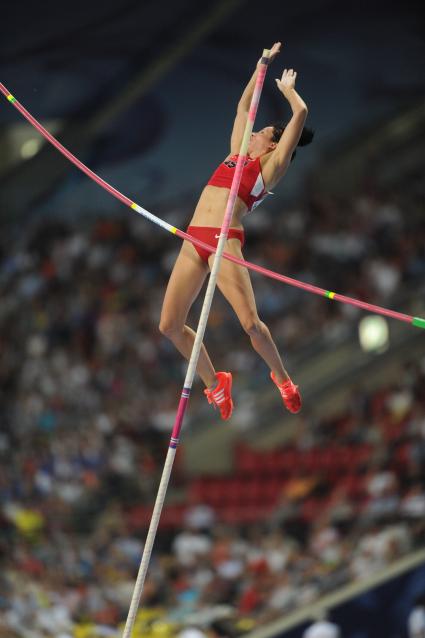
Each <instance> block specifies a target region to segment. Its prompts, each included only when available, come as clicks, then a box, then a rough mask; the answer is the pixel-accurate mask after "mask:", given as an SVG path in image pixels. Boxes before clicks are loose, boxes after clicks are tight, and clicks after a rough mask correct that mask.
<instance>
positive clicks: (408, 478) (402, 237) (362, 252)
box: [0, 193, 425, 638]
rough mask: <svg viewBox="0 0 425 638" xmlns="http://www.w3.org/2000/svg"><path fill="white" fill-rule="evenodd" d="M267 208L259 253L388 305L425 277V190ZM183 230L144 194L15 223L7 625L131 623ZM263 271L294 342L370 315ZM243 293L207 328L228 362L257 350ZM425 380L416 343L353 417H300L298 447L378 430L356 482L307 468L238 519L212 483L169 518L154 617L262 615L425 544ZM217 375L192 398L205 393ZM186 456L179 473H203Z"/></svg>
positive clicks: (109, 628) (263, 309)
mask: <svg viewBox="0 0 425 638" xmlns="http://www.w3.org/2000/svg"><path fill="white" fill-rule="evenodd" d="M130 215H131V214H130ZM254 215H255V216H256V217H255V218H254V217H253V218H252V220H251V221H250V222H249V230H248V242H247V248H246V255H247V258H248V259H250V261H254V262H257V263H260V264H262V265H266V266H267V267H269V268H271V269H273V270H276V271H278V272H281V273H284V274H287V275H290V276H293V277H296V278H299V279H301V280H303V281H308V282H310V283H314V284H317V285H319V286H323V287H326V288H328V289H330V290H336V291H339V292H342V293H344V294H347V295H351V296H353V297H356V298H361V299H363V300H366V301H370V302H372V303H376V304H381V305H388V304H390V303H392V300H393V299H394V298H396V296H397V295H398V294H399V293H400V291H401V290H403V291H406V290H409V289H410V288H412V289H413V288H415V287H418V285H419V284H421V283H423V281H424V278H425V224H424V221H423V219H421V215H420V202H419V199H416V198H415V197H414V196H412V195H410V196H408V195H406V193H400V194H397V193H394V194H392V196H391V201H389V200H387V199H384V198H383V197H382V196H380V195H378V194H376V193H375V194H370V193H369V194H367V195H366V194H364V195H361V196H358V198H357V199H355V200H354V201H352V200H350V201H335V200H331V199H330V198H328V197H326V198H325V197H319V196H318V197H316V198H315V199H314V200H312V201H310V202H309V203H308V204H306V205H305V206H304V207H303V208H300V209H299V210H290V211H286V212H285V213H282V216H281V217H280V218H278V219H276V218H275V217H272V216H270V215H267V214H264V216H261V209H260V210H259V211H257V212H256V213H254ZM271 229H273V233H272V234H271V232H270V231H271ZM173 242H174V243H173ZM178 249H179V242H178V241H176V240H175V239H172V238H170V236H169V235H167V234H162V231H159V230H158V229H156V228H153V227H151V226H149V225H148V223H147V222H145V221H144V220H142V219H140V218H138V217H136V216H135V217H134V218H132V217H131V216H128V217H126V216H125V213H124V214H123V218H122V219H120V220H118V219H116V218H114V219H102V220H99V221H97V222H95V223H93V224H89V223H87V224H86V225H79V226H78V227H71V226H69V225H67V224H65V223H63V222H60V221H57V220H55V221H52V220H50V221H49V220H44V221H42V222H38V223H35V224H32V225H29V226H28V227H27V228H26V229H22V230H20V231H19V232H15V234H14V235H13V236H11V237H8V238H7V240H6V238H5V237H3V238H2V245H1V249H0V250H1V255H0V257H1V262H0V297H1V305H0V347H1V360H0V399H1V400H0V422H1V429H0V559H1V569H0V637H2V636H7V637H8V638H15V637H18V636H19V637H21V636H22V637H24V638H50V637H53V636H54V637H55V638H70V637H74V636H75V637H76V638H93V637H95V636H116V635H119V634H117V629H116V628H117V627H118V626H119V624H120V623H122V622H123V620H125V617H126V612H127V610H128V605H129V601H130V598H131V594H132V590H133V586H134V581H135V577H136V573H137V569H138V565H139V561H140V556H141V552H142V550H143V538H144V535H145V529H144V526H142V525H141V526H140V527H137V526H136V527H135V525H134V524H131V523H130V518H129V515H128V514H129V512H131V510H132V508H134V507H137V506H139V505H146V506H150V505H151V503H152V500H153V497H154V494H155V492H156V489H157V485H158V481H159V474H160V472H161V470H162V464H163V460H164V456H165V450H166V446H167V442H168V436H169V432H170V428H171V424H172V420H173V417H174V412H175V409H176V401H177V397H178V394H179V391H180V389H181V384H182V380H183V373H184V369H185V366H184V364H183V362H182V361H181V359H180V357H179V356H178V355H177V354H176V352H175V351H174V349H173V347H172V346H171V345H170V343H168V342H167V341H166V340H165V339H164V338H163V337H162V336H161V335H160V333H159V331H158V328H157V325H158V321H159V313H160V309H161V303H162V298H163V294H164V291H165V286H166V282H167V277H168V276H169V273H170V270H171V267H172V264H173V261H174V259H175V256H176V252H177V251H178ZM254 280H255V281H254V287H255V289H256V294H257V302H258V307H259V311H260V315H261V316H262V318H263V319H264V320H265V321H266V322H267V323H268V324H269V326H270V327H271V329H272V332H273V334H274V336H275V337H276V340H277V342H278V343H279V344H280V345H281V346H282V351H283V352H289V353H290V352H295V351H297V349H298V348H300V347H303V345H304V344H305V343H307V342H310V343H311V341H312V340H314V339H316V340H319V339H321V338H324V335H326V337H325V338H326V339H331V338H332V335H335V334H337V333H338V331H339V330H340V329H341V327H343V326H344V325H345V324H346V323H347V322H349V321H350V320H352V319H354V318H355V317H356V316H357V311H355V310H353V309H352V308H350V307H348V306H342V305H338V304H329V303H327V302H325V301H324V300H323V299H321V298H319V297H315V296H314V295H307V294H306V293H300V292H299V291H296V290H294V289H292V288H289V287H283V286H282V284H278V283H277V282H275V281H272V280H269V279H265V278H262V279H261V280H260V279H259V278H257V277H254ZM300 295H303V297H302V304H300ZM197 307H198V306H197ZM197 307H196V308H197ZM196 308H195V314H194V316H197V315H196ZM399 309H400V310H401V308H399ZM229 313H230V311H229V309H228V307H227V306H225V304H224V303H222V302H221V301H219V300H218V298H217V301H216V300H215V301H214V305H213V309H212V312H211V319H210V324H209V330H208V333H207V337H206V340H207V344H208V346H209V347H210V349H211V352H212V353H213V355H214V357H215V359H216V360H217V367H218V369H231V370H234V371H235V372H236V373H237V374H238V373H239V378H240V379H241V382H242V380H243V375H244V373H247V372H248V373H249V374H250V375H252V374H253V373H254V374H255V371H256V370H257V368H258V366H259V361H258V358H257V355H255V353H253V352H251V350H250V349H249V343H248V339H247V337H246V335H244V334H243V333H242V331H241V329H240V327H239V326H238V324H237V322H236V320H233V319H232V320H230V319H229ZM230 343H231V344H232V347H231V348H230V347H229V344H230ZM424 381H425V361H416V362H412V363H411V364H410V365H408V366H406V367H405V368H404V369H403V372H402V373H401V375H400V380H399V384H397V386H391V387H387V388H383V389H382V390H380V391H377V392H375V393H373V394H367V393H365V392H364V391H358V392H357V393H356V394H355V395H353V400H352V402H351V404H350V405H349V406H348V407H347V411H346V413H344V414H342V415H341V417H340V419H339V420H338V419H337V421H335V422H332V423H328V422H326V421H318V420H317V419H315V418H314V417H313V416H311V415H307V416H306V417H305V419H304V421H303V422H302V423H301V424H300V429H299V434H298V436H297V438H296V440H294V442H293V445H294V447H295V448H296V449H297V450H301V451H302V450H307V449H309V450H310V451H311V450H314V449H315V448H324V447H326V446H327V445H329V444H330V443H331V442H332V441H333V440H334V438H335V432H338V437H340V439H339V440H341V442H342V443H345V444H347V445H350V444H351V443H353V442H356V443H367V444H368V445H370V446H371V453H370V458H368V459H367V460H366V461H364V463H363V465H362V467H361V468H359V472H360V473H361V476H362V482H361V489H360V490H359V491H357V493H356V496H355V498H354V499H353V498H351V494H350V492H349V491H347V490H346V489H345V488H341V486H339V485H338V482H336V483H335V484H331V483H330V481H329V480H328V479H327V477H326V476H322V477H320V480H317V477H311V476H302V477H300V476H298V477H294V484H293V486H292V488H293V489H292V491H291V490H289V491H288V485H287V484H286V486H285V489H283V488H282V494H281V498H280V499H278V500H277V501H276V506H275V509H274V512H273V515H272V516H270V518H269V519H268V523H267V524H260V523H259V522H258V523H255V524H252V525H250V526H244V527H243V528H241V527H240V526H238V525H237V524H234V525H229V524H226V523H225V522H224V521H222V520H221V519H220V513H219V512H217V511H215V510H214V508H213V507H212V506H211V505H210V504H208V503H198V504H193V505H192V507H191V508H188V510H187V511H186V513H185V514H184V519H183V524H182V526H181V527H178V528H176V529H174V530H172V531H171V532H170V531H169V530H163V531H162V532H160V534H159V537H158V539H157V543H156V550H155V552H154V555H153V559H152V563H151V567H150V572H149V576H148V579H147V581H146V585H145V591H144V610H143V611H141V612H140V614H139V617H138V620H137V624H136V633H135V635H136V636H138V635H139V636H146V637H147V636H163V637H170V636H177V635H178V634H179V632H182V633H181V636H182V637H183V638H202V636H208V637H209V638H210V637H211V638H212V637H214V638H215V637H216V636H237V635H242V634H243V633H244V632H246V631H247V630H249V629H250V628H252V627H253V626H255V625H256V624H258V623H263V622H266V621H268V620H272V619H274V618H277V617H280V616H282V615H283V614H285V613H286V612H288V611H290V610H292V609H294V607H295V606H297V605H300V604H304V603H306V602H309V601H313V600H316V599H317V597H318V596H320V595H321V594H323V593H326V592H328V591H331V590H332V589H334V588H336V587H338V586H340V585H341V584H343V583H346V582H349V581H350V580H352V579H364V578H366V577H367V576H368V575H370V574H372V573H374V572H375V571H376V570H378V569H380V568H383V567H385V566H386V565H388V564H389V563H390V562H391V561H392V560H394V559H395V558H397V557H399V556H401V555H403V554H405V553H407V552H408V551H410V550H412V549H414V548H415V547H417V546H419V545H420V539H421V538H422V539H423V538H424V532H425V530H424V524H423V521H424V515H425V492H424V467H425V393H424V392H423V389H424V387H425V386H424ZM199 390H200V388H199V386H198V385H196V386H195V389H194V392H193V398H192V399H191V414H192V415H196V414H199V413H201V411H202V410H203V409H204V408H203V407H202V406H203V405H204V397H203V396H202V393H201V392H200V391H199ZM206 407H207V406H206ZM254 416H255V413H254ZM347 423H349V424H350V426H349V427H348V426H347ZM230 427H231V424H230ZM388 429H390V430H391V433H392V435H391V437H388V436H387V432H388ZM400 446H403V449H404V450H405V456H404V457H403V458H402V460H401V462H400V458H399V457H397V454H396V452H397V449H398V448H399V447H400ZM176 470H177V471H176V473H175V474H174V475H173V481H174V485H177V486H179V487H180V489H181V491H183V492H184V490H189V487H190V486H189V483H188V481H187V479H186V478H185V475H184V468H181V467H180V466H179V465H178V466H177V468H176ZM297 480H298V484H296V481H297ZM312 495H316V496H317V495H319V496H320V495H321V496H323V495H326V497H327V507H326V508H324V509H323V511H321V512H320V513H318V515H317V517H315V518H313V519H309V518H308V517H305V516H303V514H302V512H303V507H302V504H303V502H304V500H306V499H308V498H311V496H312ZM137 632H138V633H137ZM190 632H192V633H191V634H190Z"/></svg>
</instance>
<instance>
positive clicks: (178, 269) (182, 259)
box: [162, 241, 208, 323]
mask: <svg viewBox="0 0 425 638" xmlns="http://www.w3.org/2000/svg"><path fill="white" fill-rule="evenodd" d="M207 275H208V265H207V264H205V263H204V262H203V261H202V259H201V258H200V257H199V255H198V253H197V252H196V251H195V249H194V248H193V246H192V244H190V242H187V241H184V242H183V246H182V247H181V250H180V253H179V255H178V257H177V259H176V262H175V264H174V268H173V270H172V273H171V275H170V279H169V281H168V285H167V290H166V292H165V296H164V301H163V305H162V314H163V315H164V313H166V314H171V315H172V316H173V318H174V319H176V320H177V321H179V322H180V321H182V322H183V323H184V322H185V321H186V317H187V314H188V312H189V310H190V307H191V305H192V304H193V302H194V301H195V299H196V297H197V296H198V294H199V292H200V290H201V288H202V285H203V283H204V281H205V278H206V276H207Z"/></svg>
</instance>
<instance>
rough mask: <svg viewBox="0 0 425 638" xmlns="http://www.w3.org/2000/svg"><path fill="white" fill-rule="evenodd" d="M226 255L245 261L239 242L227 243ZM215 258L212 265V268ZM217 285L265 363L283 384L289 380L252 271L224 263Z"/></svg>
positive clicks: (234, 240) (230, 241)
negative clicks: (259, 301) (259, 302)
mask: <svg viewBox="0 0 425 638" xmlns="http://www.w3.org/2000/svg"><path fill="white" fill-rule="evenodd" d="M226 251H227V252H229V253H232V255H235V257H239V258H240V259H243V255H242V250H241V244H240V242H239V240H238V239H229V240H228V241H227V242H226ZM213 258H214V257H213V256H211V257H210V259H209V263H210V265H212V260H213ZM217 285H218V287H219V289H220V291H221V292H222V294H223V295H224V297H225V298H226V299H227V301H228V302H229V303H230V305H231V306H232V308H233V310H234V311H235V313H236V315H237V317H238V319H239V321H240V323H241V325H242V327H243V329H244V330H245V332H246V333H247V334H248V335H249V337H250V339H251V343H252V346H253V348H254V350H255V351H256V352H258V354H259V355H260V356H261V357H262V358H263V359H264V361H265V362H266V363H267V365H268V366H269V368H270V370H271V371H272V372H273V373H274V376H275V378H276V379H277V381H278V382H279V383H282V382H284V381H286V380H287V379H289V375H288V373H287V372H286V370H285V368H284V366H283V363H282V359H281V358H280V355H279V352H278V351H277V348H276V345H275V343H274V341H273V339H272V336H271V334H270V331H269V329H268V327H267V326H266V324H265V323H263V322H262V321H261V320H260V318H259V316H258V312H257V306H256V303H255V297H254V291H253V289H252V284H251V279H250V277H249V273H248V270H247V269H246V268H243V267H242V266H238V265H236V264H234V263H232V262H230V261H228V260H227V259H223V260H222V262H221V264H220V270H219V274H218V278H217Z"/></svg>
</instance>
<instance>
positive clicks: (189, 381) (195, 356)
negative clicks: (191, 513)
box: [123, 49, 270, 638]
mask: <svg viewBox="0 0 425 638" xmlns="http://www.w3.org/2000/svg"><path fill="white" fill-rule="evenodd" d="M269 58H270V51H269V50H267V49H264V51H263V56H262V58H261V63H260V65H259V68H258V72H257V78H256V82H255V88H254V93H253V95H252V99H251V105H250V109H249V113H248V117H247V121H246V125H245V131H244V135H243V139H242V143H241V148H240V151H239V156H238V160H237V163H236V168H235V173H234V175H233V180H232V185H231V188H230V193H229V197H228V200H227V205H226V210H225V213H224V218H223V223H222V225H221V231H220V239H219V241H218V245H217V251H216V255H215V258H214V263H213V265H212V268H211V273H210V276H209V280H208V286H207V290H206V293H205V297H204V302H203V304H202V310H201V315H200V318H199V323H198V328H197V330H196V336H195V341H194V343H193V348H192V352H191V355H190V359H189V364H188V366H187V372H186V377H185V380H184V384H183V389H182V392H181V396H180V401H179V405H178V408H177V413H176V418H175V421H174V426H173V430H172V432H171V438H170V443H169V446H168V452H167V457H166V459H165V464H164V469H163V471H162V476H161V481H160V484H159V488H158V493H157V496H156V500H155V506H154V509H153V513H152V518H151V522H150V525H149V530H148V534H147V537H146V542H145V547H144V549H143V556H142V560H141V562H140V568H139V573H138V575H137V580H136V584H135V587H134V591H133V597H132V599H131V604H130V609H129V612H128V616H127V622H126V624H125V629H124V633H123V638H131V633H132V630H133V626H134V622H135V620H136V613H137V609H138V606H139V601H140V596H141V595H142V591H143V584H144V582H145V578H146V573H147V570H148V566H149V561H150V556H151V553H152V548H153V544H154V541H155V536H156V532H157V529H158V524H159V519H160V516H161V512H162V507H163V505H164V500H165V495H166V492H167V487H168V482H169V480H170V476H171V470H172V467H173V462H174V457H175V455H176V451H177V446H178V444H179V441H180V432H181V428H182V425H183V419H184V415H185V413H186V408H187V405H188V403H189V397H190V392H191V390H192V385H193V379H194V377H195V373H196V367H197V365H198V360H199V354H200V352H201V348H202V342H203V339H204V334H205V329H206V327H207V322H208V317H209V314H210V309H211V303H212V300H213V296H214V291H215V288H216V283H217V275H218V271H219V269H220V263H221V256H222V254H223V250H224V244H225V243H226V240H227V234H228V232H229V227H230V223H231V221H232V217H233V210H234V208H235V203H236V198H237V196H238V192H239V185H240V182H241V177H242V171H243V167H244V164H245V160H246V154H247V150H248V143H249V140H250V137H251V133H252V129H253V126H254V121H255V116H256V114H257V108H258V103H259V101H260V95H261V91H262V88H263V84H264V79H265V77H266V71H267V65H268V63H269Z"/></svg>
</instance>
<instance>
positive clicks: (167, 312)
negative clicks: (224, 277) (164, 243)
mask: <svg viewBox="0 0 425 638" xmlns="http://www.w3.org/2000/svg"><path fill="white" fill-rule="evenodd" d="M208 272H209V270H208V265H207V264H206V263H204V262H203V261H202V259H201V258H200V257H199V255H198V253H197V252H196V250H195V249H194V247H193V246H192V244H191V243H190V242H187V241H184V242H183V246H182V248H181V250H180V253H179V256H178V257H177V260H176V263H175V264H174V268H173V272H172V273H171V276H170V280H169V282H168V286H167V290H166V293H165V297H164V302H163V305H162V311H161V320H160V324H159V329H160V331H161V332H162V334H163V335H165V336H166V337H168V338H169V339H170V340H171V341H172V342H173V344H174V345H175V346H176V348H177V350H179V352H180V353H181V354H182V355H183V356H184V357H185V358H186V359H188V360H189V358H190V354H191V352H192V348H193V343H194V340H195V332H194V331H193V330H192V328H189V326H187V325H186V319H187V315H188V313H189V310H190V308H191V306H192V304H193V302H194V301H195V299H196V297H197V296H198V294H199V292H200V290H201V288H202V285H203V283H204V281H205V278H206V277H207V275H208ZM197 372H198V374H199V376H200V377H201V379H202V380H203V382H204V383H205V385H206V386H207V387H211V386H212V385H214V384H215V382H216V379H215V370H214V366H213V364H212V363H211V359H210V358H209V356H208V353H207V351H206V349H205V346H204V345H203V344H202V348H201V352H200V355H199V360H198V365H197Z"/></svg>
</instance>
